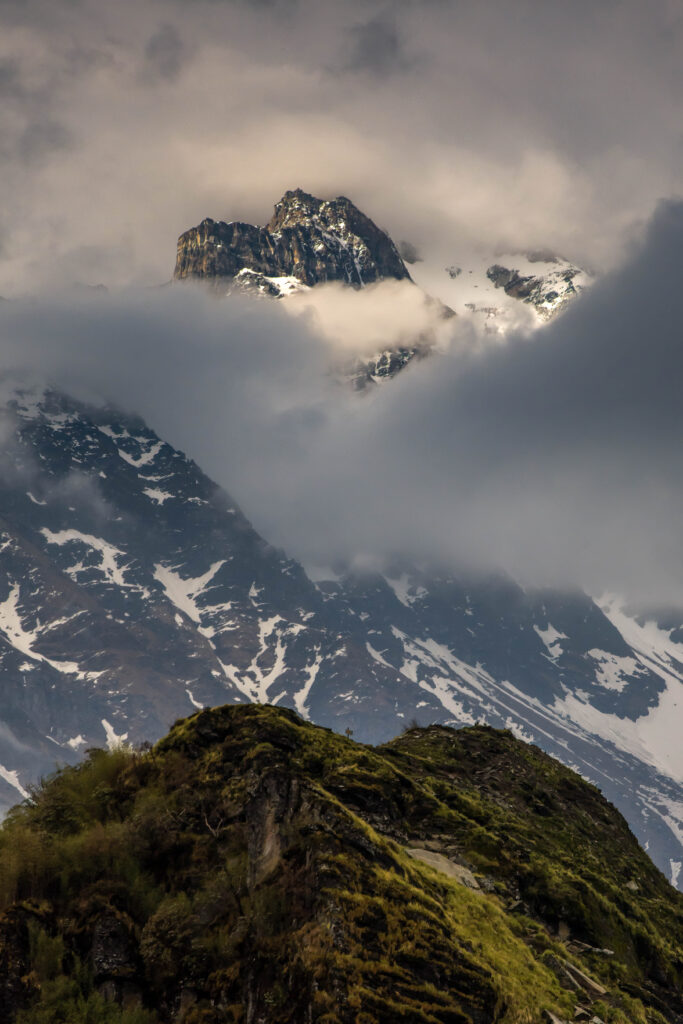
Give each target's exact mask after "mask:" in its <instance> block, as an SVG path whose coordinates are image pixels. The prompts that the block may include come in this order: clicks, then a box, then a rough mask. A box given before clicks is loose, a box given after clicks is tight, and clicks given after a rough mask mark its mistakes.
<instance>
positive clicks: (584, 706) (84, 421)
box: [0, 390, 683, 881]
mask: <svg viewBox="0 0 683 1024" xmlns="http://www.w3.org/2000/svg"><path fill="white" fill-rule="evenodd" d="M3 434H4V438H5V443H4V454H3V457H2V466H1V467H0V468H1V472H0V490H1V492H2V508H3V515H2V520H1V521H0V530H1V537H0V560H1V566H2V576H1V577H0V679H1V680H2V693H3V710H2V716H1V724H0V766H1V767H0V798H1V799H2V803H3V804H4V806H5V807H6V806H8V805H9V804H11V803H13V802H14V801H15V800H16V799H18V798H20V797H21V796H23V795H24V793H25V792H26V790H27V787H28V786H29V784H30V783H31V781H33V780H35V779H36V778H37V777H38V776H39V775H40V774H41V773H44V772H47V771H49V770H51V768H52V767H53V766H54V764H55V762H59V761H62V762H64V761H72V760H74V759H75V758H77V757H78V756H79V755H80V754H81V752H82V751H83V750H84V749H85V748H86V747H88V746H94V745H103V744H105V743H110V744H112V743H115V742H116V741H117V739H118V738H125V739H127V740H128V741H130V742H141V741H145V740H153V739H155V738H156V737H158V736H160V735H161V734H162V733H163V732H164V731H165V730H166V729H167V728H168V726H169V724H170V723H171V722H172V721H173V720H174V719H175V718H177V717H179V716H184V715H187V714H189V713H191V712H192V710H193V709H194V708H197V707H200V706H204V705H213V704H219V703H225V702H245V701H263V702H266V701H267V702H270V703H276V704H281V705H285V706H288V707H292V708H294V709H295V710H297V711H298V712H299V713H300V714H301V715H302V716H304V717H305V718H310V719H311V720H313V721H315V722H319V723H321V724H325V725H328V726H330V727H333V728H335V729H336V730H339V731H343V730H345V729H347V728H348V729H352V730H353V733H354V737H355V738H356V739H360V740H363V741H373V742H376V741H379V740H383V739H387V738H389V737H391V736H392V735H395V734H396V733H398V732H400V730H401V728H402V726H404V725H406V724H408V723H410V722H411V721H412V720H413V719H417V721H418V722H420V723H422V724H426V723H430V722H447V723H451V724H456V725H457V724H462V723H471V722H475V721H477V720H479V721H487V722H490V723H491V724H494V725H499V726H506V727H508V728H510V729H512V730H513V731H514V732H515V733H516V734H517V735H518V736H521V737H523V738H525V739H528V740H531V741H533V742H535V743H537V744H539V745H540V746H541V747H543V748H544V749H546V750H548V751H549V752H551V753H553V754H555V755H556V756H557V757H559V758H560V759H561V760H563V761H564V762H565V763H567V764H569V765H571V766H572V767H575V768H577V769H578V770H579V771H580V772H581V773H582V774H583V775H584V776H586V777H587V778H589V779H590V780H591V781H593V782H594V783H596V784H597V785H598V786H600V788H601V789H602V790H603V791H604V792H605V793H606V795H607V796H608V797H609V798H610V799H611V800H612V801H613V802H614V803H616V804H617V806H619V807H620V809H621V810H622V811H623V812H624V813H625V815H626V816H627V818H628V820H629V821H630V823H631V826H632V828H633V829H634V831H635V832H636V834H637V835H638V836H639V838H640V839H641V841H642V842H643V843H644V844H646V845H647V846H648V849H649V851H650V853H651V854H652V856H653V858H654V859H655V860H656V862H657V863H658V864H659V865H660V867H662V869H663V870H665V871H666V873H667V875H668V876H669V877H670V878H671V879H672V880H674V881H676V879H677V877H678V871H679V865H680V863H681V861H682V860H683V849H682V845H681V839H682V838H683V836H682V834H681V830H682V829H683V796H682V792H681V780H683V761H682V760H681V749H680V742H679V736H678V735H677V729H676V722H677V721H680V716H679V715H678V712H677V710H676V705H678V706H679V707H680V706H681V704H680V702H681V701H683V639H682V633H681V628H680V626H679V629H678V630H676V629H675V628H673V626H674V625H675V623H673V622H670V623H668V624H667V627H666V629H664V628H662V627H661V626H658V625H656V624H655V623H653V622H650V623H647V622H644V621H641V620H639V619H638V618H637V617H634V616H633V615H629V614H627V612H626V611H624V610H623V609H621V608H620V606H619V604H618V602H617V601H616V600H615V599H613V598H604V599H601V600H599V601H595V600H592V599H591V598H589V597H587V596H586V595H584V594H580V593H573V594H561V593H547V592H528V591H524V590H522V589H521V588H520V587H518V586H517V585H515V584H514V583H513V582H512V581H510V580H508V579H505V578H502V577H501V578H495V579H492V578H487V579H483V578H480V579H475V578H465V577H460V576H458V575H456V574H453V573H444V572H443V571H441V572H439V571H434V570H430V569H428V568H422V569H420V570H418V569H416V568H415V567H414V566H410V565H404V564H396V565H395V566H391V567H388V568H386V569H385V571H384V573H382V574H379V573H376V574H367V573H366V574H363V575H359V574H351V573H346V574H344V573H341V574H337V577H336V578H332V577H334V575H335V574H332V573H329V572H322V573H319V574H318V576H321V575H322V576H323V577H327V578H326V579H320V578H317V579H315V580H314V579H312V578H311V576H309V575H308V574H307V573H306V572H305V570H304V569H303V567H302V566H301V565H299V564H297V563H296V562H294V561H292V560H291V559H289V558H287V556H286V555H285V554H284V553H282V552H280V551H277V550H275V549H273V548H272V547H271V546H270V545H268V543H267V542H266V541H265V540H263V539H262V538H261V537H260V536H259V535H258V534H257V533H256V532H255V531H254V530H253V528H252V527H251V526H250V524H249V522H248V521H247V520H246V519H245V517H244V516H243V515H242V513H241V512H240V510H239V509H238V508H237V506H236V505H235V503H234V502H233V501H232V499H231V498H230V497H229V496H228V495H227V494H226V493H225V492H223V491H222V490H221V489H220V488H218V487H217V486H216V485H215V484H214V483H213V482H212V481H211V480H209V479H208V478H207V477H206V476H205V475H204V474H203V473H202V472H201V470H200V469H199V467H197V466H196V465H195V464H194V463H193V462H192V461H190V460H189V459H188V458H186V457H185V456H184V455H183V454H182V453H181V452H179V451H176V450H174V449H173V448H172V447H171V446H170V445H168V444H167V443H165V442H164V440H163V439H162V438H159V437H158V436H157V435H156V434H155V433H154V432H153V431H152V430H150V429H149V428H148V427H147V426H146V425H145V424H144V423H143V422H142V421H140V420H138V419H135V418H131V417H129V416H125V415H123V414H121V413H119V412H117V411H116V410H114V409H111V408H91V407H88V406H85V405H82V404H80V403H77V402H74V401H72V400H70V399H69V398H67V397H66V396H64V395H60V394H56V393H54V392H45V393H42V392H40V391H36V392H31V391H28V390H24V391H23V392H22V391H21V390H20V391H18V392H16V393H15V394H14V396H13V397H11V398H10V399H9V401H8V402H7V406H6V409H5V412H4V415H3ZM682 621H683V617H682Z"/></svg>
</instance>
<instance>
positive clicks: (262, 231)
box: [174, 189, 410, 296]
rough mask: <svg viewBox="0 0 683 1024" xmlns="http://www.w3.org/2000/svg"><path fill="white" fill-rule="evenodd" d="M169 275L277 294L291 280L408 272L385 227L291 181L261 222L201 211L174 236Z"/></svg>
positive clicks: (349, 280) (367, 278) (363, 279)
mask: <svg viewBox="0 0 683 1024" xmlns="http://www.w3.org/2000/svg"><path fill="white" fill-rule="evenodd" d="M174 278H175V280H177V281H182V280H186V279H188V278H189V279H195V280H196V279H199V280H204V281H206V282H208V283H210V284H212V285H213V286H214V287H216V288H223V289H225V288H226V285H227V287H231V286H232V282H233V280H235V279H237V284H238V286H245V285H246V286H250V285H251V286H253V287H254V288H255V289H256V290H261V291H265V292H266V293H268V294H272V295H276V296H279V295H282V294H287V292H288V291H290V290H291V288H292V287H296V283H297V282H298V283H299V284H303V285H306V286H308V287H312V286H313V285H316V284H321V283H323V282H325V281H342V282H344V283H345V284H349V285H352V286H354V287H356V288H360V287H362V286H363V285H365V284H371V283H372V282H373V281H380V280H382V279H384V278H394V279H396V280H402V279H404V278H407V279H408V280H409V279H410V274H409V273H408V271H407V269H406V266H405V264H404V262H403V260H402V259H401V257H400V256H399V254H398V251H397V249H396V246H395V245H394V243H393V242H392V241H391V239H390V238H389V236H388V235H387V234H386V232H384V231H381V230H380V229H379V228H378V227H377V226H376V225H375V224H374V223H373V222H372V221H371V220H370V218H369V217H366V216H365V214H364V213H361V211H360V210H359V209H358V208H357V207H356V206H354V204H353V203H352V202H351V200H350V199H347V198H346V197H345V196H338V197H337V198H336V199H330V200H322V199H317V198H316V197H315V196H312V195H309V193H308V192H304V191H303V190H302V189H294V190H292V191H288V192H285V194H284V196H283V197H282V199H281V200H280V201H279V202H278V203H277V204H276V206H275V212H274V214H273V216H272V218H271V219H270V221H269V222H268V224H267V225H266V226H265V227H255V226H254V225H253V224H243V223H239V222H234V221H232V222H229V223H225V222H224V221H213V220H211V219H207V220H204V221H202V223H201V224H199V225H198V226H197V227H195V228H191V229H190V230H189V231H186V232H185V233H184V234H182V235H181V236H180V238H179V239H178V253H177V259H176V267H175V272H174Z"/></svg>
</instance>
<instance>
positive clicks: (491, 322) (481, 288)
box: [406, 247, 591, 335]
mask: <svg viewBox="0 0 683 1024" xmlns="http://www.w3.org/2000/svg"><path fill="white" fill-rule="evenodd" d="M408 255H409V256H410V259H409V261H408V262H409V266H410V275H411V277H412V279H413V281H415V283H416V284H417V285H419V286H420V287H421V288H423V289H424V290H425V291H426V292H428V293H429V294H431V295H435V296H437V297H438V298H439V299H441V301H442V302H444V303H446V304H447V305H448V306H449V307H450V308H451V309H453V311H454V312H455V313H456V314H457V315H458V316H459V317H463V318H464V319H465V320H466V321H467V322H469V323H471V324H472V325H473V326H474V327H475V329H476V330H477V332H478V333H484V334H489V335H491V334H492V335H504V334H506V333H507V332H508V331H509V330H513V329H515V328H521V329H525V330H533V329H534V328H537V327H540V326H542V325H543V324H544V323H546V322H547V321H548V320H550V319H551V318H552V317H554V316H556V315H558V314H559V313H561V312H562V311H563V309H564V308H565V307H566V306H567V304H568V303H569V302H571V301H572V299H574V298H576V296H577V295H578V294H579V293H580V292H581V291H582V290H583V289H584V288H587V287H589V286H590V283H591V275H590V274H589V273H588V272H587V271H585V270H582V269H581V268H580V267H577V266H576V265H575V264H573V263H571V262H570V261H569V260H566V259H564V258H563V257H561V256H556V255H553V254H552V253H548V252H529V253H498V254H496V255H495V257H493V256H491V255H490V254H481V253H462V254H461V255H460V256H459V257H457V253H456V259H455V261H454V260H453V258H452V257H451V256H450V255H444V254H441V256H438V255H436V256H435V255H431V254H425V256H424V258H423V257H422V256H421V255H418V253H417V251H416V250H414V249H413V248H412V247H409V249H408ZM406 258H407V257H406Z"/></svg>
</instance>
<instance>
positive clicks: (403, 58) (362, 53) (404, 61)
mask: <svg viewBox="0 0 683 1024" xmlns="http://www.w3.org/2000/svg"><path fill="white" fill-rule="evenodd" d="M348 35H349V40H350V52H349V55H348V58H347V60H346V63H345V65H344V70H346V71H367V72H369V73H370V74H372V75H380V76H381V75H390V74H392V73H394V72H399V71H406V70H408V69H410V68H411V67H413V65H414V63H415V62H414V59H411V58H410V57H409V56H408V54H407V51H406V48H405V46H404V43H403V40H402V39H401V37H400V35H399V31H398V27H397V24H396V18H395V17H394V16H393V15H392V14H391V13H387V12H383V13H382V14H378V15H376V16H375V17H374V18H370V20H369V21H364V22H361V23H360V24H357V25H353V26H352V27H351V28H350V29H349V30H348Z"/></svg>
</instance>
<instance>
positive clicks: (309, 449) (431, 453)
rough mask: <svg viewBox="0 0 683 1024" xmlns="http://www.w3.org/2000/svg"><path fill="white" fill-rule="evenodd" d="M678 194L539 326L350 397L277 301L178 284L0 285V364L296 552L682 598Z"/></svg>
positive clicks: (321, 352)
mask: <svg viewBox="0 0 683 1024" xmlns="http://www.w3.org/2000/svg"><path fill="white" fill-rule="evenodd" d="M682 252H683V204H681V203H667V204H663V205H662V206H660V208H659V211H658V213H657V215H656V217H655V219H654V221H653V222H652V224H651V225H650V227H649V229H648V231H647V234H646V237H645V238H644V240H643V241H642V242H641V243H640V244H639V245H638V246H637V247H635V248H634V251H633V253H632V255H631V257H630V258H629V260H628V262H627V263H626V264H625V265H624V266H623V268H622V269H620V270H619V271H617V272H615V273H614V274H613V275H611V276H609V277H607V278H605V279H603V280H602V281H601V282H599V283H598V284H596V285H595V287H594V288H593V289H592V290H591V291H590V292H589V293H587V294H585V295H584V296H582V298H581V299H579V300H577V301H576V303H575V305H574V306H573V307H571V308H570V309H569V311H568V312H567V313H566V314H565V315H564V316H562V317H561V318H560V319H558V320H557V321H555V322H553V323H552V324H550V325H549V326H548V327H547V328H545V329H543V330H540V331H537V332H536V333H535V334H534V335H533V336H532V337H525V336H521V335H520V336H513V337H511V338H510V339H509V341H508V343H507V344H505V345H503V346H492V347H481V348H478V347H476V346H475V347H474V348H472V347H471V346H469V347H464V346H460V345H455V346H454V347H453V348H452V350H451V351H450V353H449V354H446V355H439V356H434V357H432V358H430V359H427V360H424V361H422V362H420V363H418V364H417V365H413V366H411V367H410V368H409V369H408V370H406V371H404V372H403V373H402V374H400V375H399V376H398V377H397V378H396V379H395V380H394V381H392V382H390V383H389V384H387V385H384V386H382V387H381V388H379V389H377V391H376V392H375V393H374V394H372V395H370V396H366V397H359V396H358V395H356V394H353V393H352V392H351V391H350V390H349V389H348V388H347V387H345V386H343V385H341V384H339V383H338V382H337V381H335V379H334V377H333V376H331V375H330V373H329V363H330V355H331V351H330V344H329V341H325V342H323V341H322V340H321V338H320V337H319V336H318V335H317V334H316V328H315V323H314V322H313V321H311V322H309V323H308V325H306V321H305V320H301V319H299V318H297V317H292V316H291V315H290V314H288V313H287V312H286V311H285V308H284V304H283V303H275V302H269V301H258V300H249V299H244V298H242V297H232V298H230V299H228V300H225V301H222V302H219V301H216V300H213V299H209V298H207V297H206V296H205V295H204V294H203V293H202V292H201V291H199V290H197V289H194V288H192V287H181V286H176V287H173V288H170V289H161V290H154V291H145V292H142V291H138V292H130V293H125V294H122V295H119V296H115V297H112V296H106V295H105V296H102V295H92V296H87V297H85V298H84V297H83V296H81V298H80V299H78V300H76V299H75V298H74V297H73V296H62V297H60V298H58V299H54V300H48V299H42V300H31V301H16V302H7V303H2V304H0V339H1V346H2V366H3V369H4V370H7V371H9V370H17V369H21V370H22V371H23V372H25V373H27V374H29V375H31V374H34V375H35V374H39V375H43V376H44V375H47V376H48V377H50V379H52V380H53V381H54V382H55V383H57V384H58V385H60V386H62V387H65V388H68V389H69V390H71V391H74V390H76V391H77V392H78V393H80V394H81V395H84V396H85V397H88V396H104V397H106V398H109V399H111V400H113V401H115V402H117V403H119V404H121V405H124V406H125V407H126V408H128V409H134V410H136V411H139V412H140V413H142V414H143V415H144V416H145V417H146V418H147V419H148V421H149V422H150V424H151V425H152V426H153V427H155V428H156V429H157V430H158V431H159V432H160V433H161V434H162V435H163V436H164V437H166V438H167V439H168V440H170V441H171V442H173V443H174V444H176V445H177V446H179V447H181V448H183V449H184V450H185V451H186V452H188V453H189V454H190V455H191V456H193V457H194V458H195V459H197V461H198V462H199V463H200V464H201V465H202V467H203V468H205V469H206V470H207V471H208V472H209V473H210V474H211V475H213V476H214V477H215V478H216V479H217V480H219V481H220V482H221V483H222V484H224V485H225V486H226V487H227V488H228V489H229V490H230V491H231V492H232V494H233V495H234V497H235V498H236V499H237V500H238V502H240V503H241V505H242V506H243V508H244V510H245V512H246V513H247V514H248V515H249V516H250V517H251V518H252V520H253V521H254V523H255V525H256V526H257V528H258V529H260V530H261V531H262V532H263V533H264V535H265V536H266V537H268V538H269V539H271V540H272V541H274V542H276V543H278V544H281V545H283V546H284V547H285V548H286V549H287V550H288V551H289V552H290V553H291V554H292V555H295V556H298V557H300V558H302V559H304V560H305V561H307V562H309V563H317V564H320V563H325V564H329V562H330V560H331V559H333V558H334V557H342V558H354V557H355V558H360V559H365V560H369V561H372V560H373V559H377V558H382V557H386V556H389V557H390V556H392V555H394V554H395V553H396V552H400V553H402V554H404V555H407V556H410V557H418V558H423V557H438V558H440V559H445V560H447V561H452V562H454V563H457V564H459V565H466V566H471V567H474V568H476V569H484V568H485V569H492V568H503V569H506V570H508V571H510V572H512V573H513V574H514V575H515V576H517V577H518V578H521V579H522V580H523V581H529V582H531V583H561V584H563V585H568V584H578V585H581V586H585V587H588V588H589V589H591V590H593V591H595V590H600V591H601V590H603V589H616V590H619V591H624V592H626V593H627V594H630V595H635V596H637V597H638V598H639V599H643V600H655V599H656V600H657V601H659V602H664V601H677V602H680V601H683V587H682V585H681V579H682V578H683V575H682V573H681V561H682V555H683V537H682V536H681V529H680V509H681V507H682V504H683V448H682V447H681V436H682V434H683V405H682V403H681V401H680V381H681V376H682V370H683V365H682V364H683V346H682V345H681V337H682V336H683V330H682V328H683V324H682V319H683V314H682V312H681V307H680V303H679V302H678V301H677V295H678V290H679V289H678V286H679V280H678V279H679V274H680V263H681V253H682Z"/></svg>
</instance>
